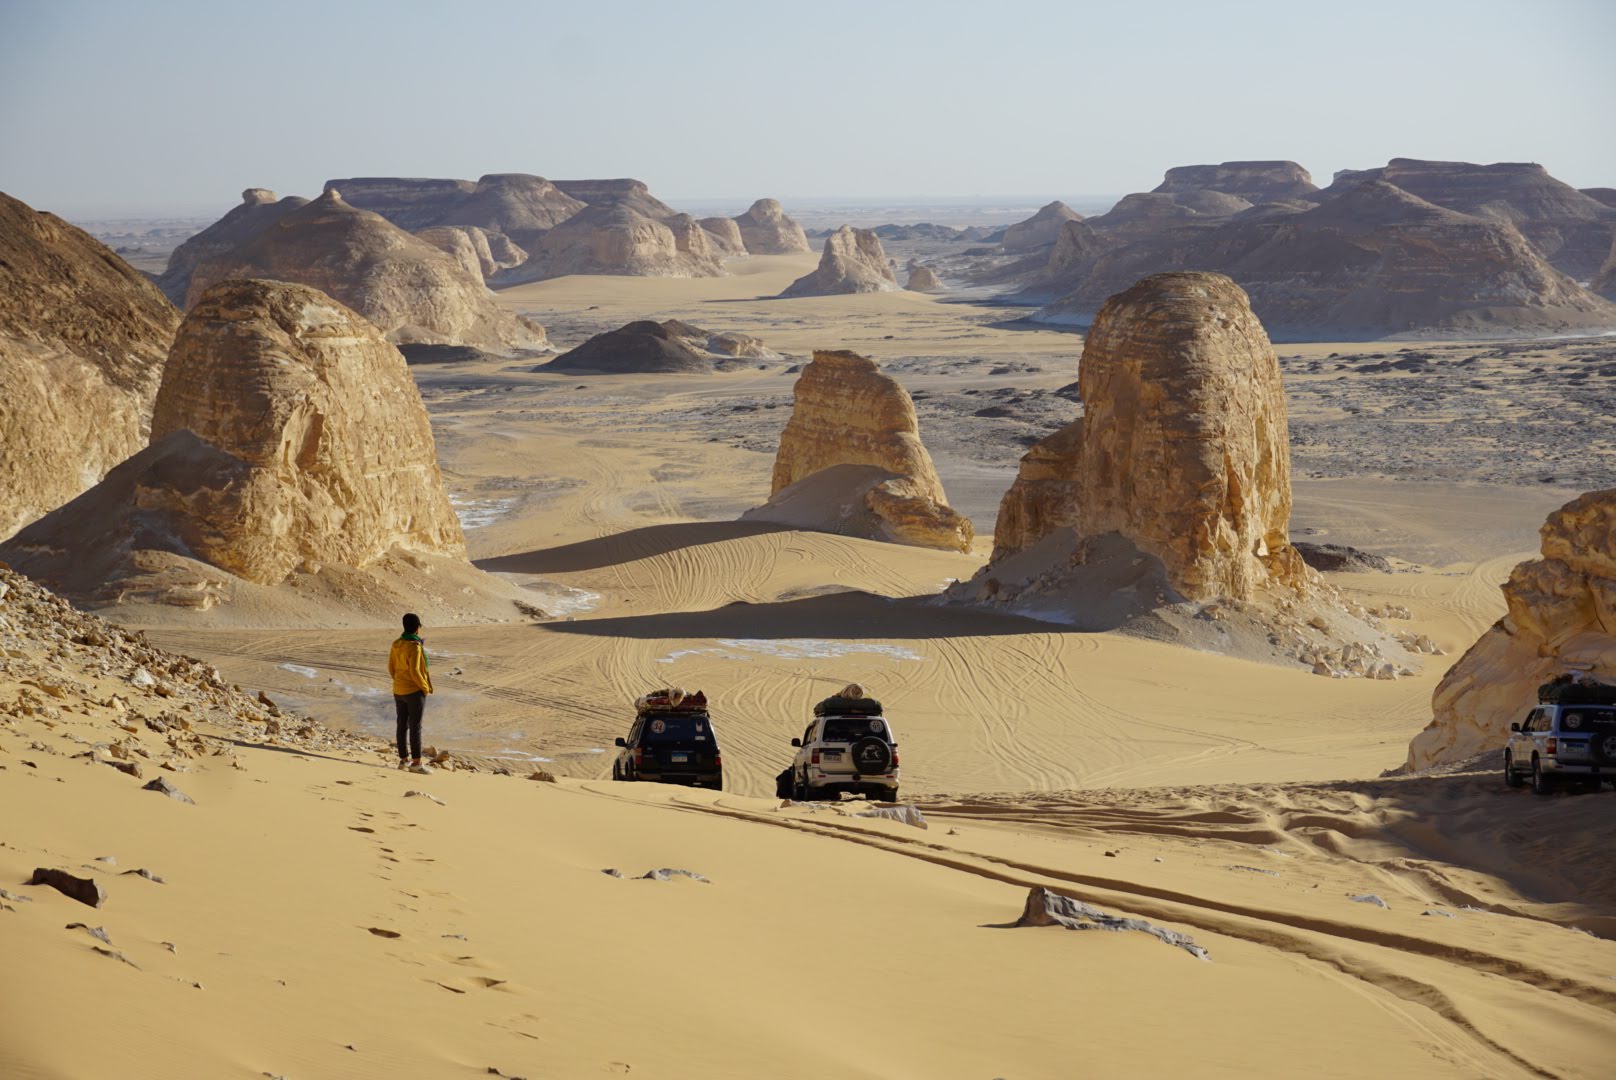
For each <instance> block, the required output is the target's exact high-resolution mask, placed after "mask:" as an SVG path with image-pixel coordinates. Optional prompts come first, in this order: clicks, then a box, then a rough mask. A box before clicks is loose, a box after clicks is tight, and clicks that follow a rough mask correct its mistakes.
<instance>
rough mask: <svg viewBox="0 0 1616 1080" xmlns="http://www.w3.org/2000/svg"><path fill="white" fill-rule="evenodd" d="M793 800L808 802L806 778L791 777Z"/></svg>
mask: <svg viewBox="0 0 1616 1080" xmlns="http://www.w3.org/2000/svg"><path fill="white" fill-rule="evenodd" d="M791 798H792V801H793V802H807V801H808V778H807V777H806V776H796V775H793V776H792V777H791Z"/></svg>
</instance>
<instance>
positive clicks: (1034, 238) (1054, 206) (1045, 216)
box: [1000, 199, 1083, 255]
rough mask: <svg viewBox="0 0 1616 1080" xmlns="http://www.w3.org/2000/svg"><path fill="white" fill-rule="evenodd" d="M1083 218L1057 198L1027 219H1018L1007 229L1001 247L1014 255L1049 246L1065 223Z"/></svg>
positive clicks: (1057, 236)
mask: <svg viewBox="0 0 1616 1080" xmlns="http://www.w3.org/2000/svg"><path fill="white" fill-rule="evenodd" d="M1082 220H1083V215H1082V214H1079V213H1078V212H1077V211H1076V210H1073V209H1072V208H1071V207H1070V206H1067V205H1066V204H1065V203H1063V202H1061V201H1060V200H1059V199H1056V200H1055V201H1054V202H1052V203H1048V204H1046V205H1045V206H1043V207H1041V208H1040V209H1039V211H1038V212H1037V213H1036V214H1034V215H1033V216H1032V217H1030V218H1028V219H1027V220H1026V221H1018V222H1016V223H1015V224H1014V225H1011V226H1010V227H1009V228H1007V229H1005V230H1004V240H1003V241H1001V242H1000V247H1002V248H1003V249H1004V251H1005V252H1006V253H1008V254H1013V255H1014V254H1024V253H1026V252H1029V251H1034V250H1036V249H1038V248H1047V247H1049V246H1050V245H1052V244H1053V243H1054V242H1055V241H1056V239H1057V238H1059V236H1060V232H1061V227H1062V226H1063V225H1065V224H1066V223H1067V222H1068V221H1082Z"/></svg>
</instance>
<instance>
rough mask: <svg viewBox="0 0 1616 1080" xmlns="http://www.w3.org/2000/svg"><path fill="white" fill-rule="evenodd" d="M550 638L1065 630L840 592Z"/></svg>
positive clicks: (556, 626) (908, 635)
mask: <svg viewBox="0 0 1616 1080" xmlns="http://www.w3.org/2000/svg"><path fill="white" fill-rule="evenodd" d="M542 625H543V627H544V629H546V630H549V631H553V632H555V633H558V634H585V635H589V636H600V637H622V638H639V639H664V638H666V639H683V638H747V639H753V640H764V641H789V640H794V639H801V638H812V639H824V640H829V641H850V640H852V641H856V640H864V639H876V640H905V639H909V640H919V639H925V638H944V637H1009V636H1013V635H1017V634H1050V633H1060V632H1062V631H1064V630H1065V629H1066V628H1065V627H1061V626H1056V625H1053V624H1051V623H1046V622H1039V621H1038V620H1036V619H1026V618H1022V617H1020V616H1017V615H999V614H996V613H994V612H985V611H978V610H974V609H971V608H954V607H943V606H940V605H937V604H934V603H932V602H931V598H930V597H924V596H917V597H906V598H903V599H896V600H895V599H892V598H890V597H886V596H876V595H874V594H873V593H866V592H840V593H832V594H830V595H828V596H809V597H804V598H802V599H800V600H777V601H774V602H772V603H767V604H748V603H741V602H737V603H733V604H726V605H724V606H723V607H721V608H714V609H712V610H710V611H670V612H665V613H663V614H660V615H631V616H626V617H617V618H607V619H579V620H577V621H575V622H565V623H545V624H542Z"/></svg>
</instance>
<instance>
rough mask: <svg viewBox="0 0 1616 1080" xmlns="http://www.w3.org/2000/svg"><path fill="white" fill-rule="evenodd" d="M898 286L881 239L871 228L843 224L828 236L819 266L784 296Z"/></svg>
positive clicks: (794, 284)
mask: <svg viewBox="0 0 1616 1080" xmlns="http://www.w3.org/2000/svg"><path fill="white" fill-rule="evenodd" d="M897 287H898V279H897V276H896V275H894V274H893V272H892V264H891V262H890V261H889V260H888V259H887V253H886V251H885V250H883V249H882V247H881V238H880V237H878V236H876V235H875V233H873V232H871V231H870V230H869V229H855V228H853V226H851V225H843V226H842V227H841V228H840V229H837V230H836V231H835V232H834V233H832V234H831V235H829V236H827V237H826V238H825V250H824V253H823V254H822V255H820V257H819V266H818V268H817V269H815V270H814V272H813V273H811V274H804V275H803V276H802V277H800V278H798V279H797V280H796V281H793V282H792V283H791V284H790V285H788V286H786V289H785V291H784V292H782V293H781V294H780V295H781V296H836V295H840V294H843V293H867V292H886V291H888V290H890V289H896V288H897Z"/></svg>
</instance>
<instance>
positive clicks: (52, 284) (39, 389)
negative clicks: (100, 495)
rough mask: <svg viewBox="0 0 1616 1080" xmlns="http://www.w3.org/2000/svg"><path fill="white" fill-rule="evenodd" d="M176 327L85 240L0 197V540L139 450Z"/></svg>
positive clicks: (136, 281) (159, 303)
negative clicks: (1, 449) (2, 449)
mask: <svg viewBox="0 0 1616 1080" xmlns="http://www.w3.org/2000/svg"><path fill="white" fill-rule="evenodd" d="M179 318H180V316H179V312H178V311H176V310H175V309H174V306H173V305H172V304H170V303H169V302H168V301H167V300H165V299H164V298H163V295H162V293H160V292H159V291H158V290H157V288H156V286H154V285H153V284H152V283H151V282H150V281H148V280H147V279H146V278H145V277H143V276H142V275H141V274H139V273H137V272H136V271H135V270H133V269H131V268H130V267H129V266H128V264H126V263H125V262H124V261H123V260H122V259H120V258H118V257H117V256H116V255H114V254H113V253H112V252H111V251H109V250H108V249H107V248H106V246H105V245H103V244H101V243H100V242H99V241H97V240H96V239H94V238H93V237H91V236H90V235H89V234H88V233H86V232H84V231H83V230H81V229H77V228H74V227H73V226H72V225H69V224H68V223H67V222H65V221H63V220H62V219H61V218H59V217H57V216H56V215H54V214H47V213H43V212H40V211H36V210H34V209H32V208H31V207H29V206H27V205H26V204H24V203H22V202H19V201H18V200H16V199H13V198H11V197H10V196H8V195H4V194H0V446H3V447H4V452H3V453H0V539H3V538H5V537H7V536H10V535H11V534H12V533H13V532H15V531H16V530H17V529H18V528H19V527H21V526H22V525H25V524H27V523H28V522H30V521H32V520H34V519H35V518H37V517H40V516H41V515H43V514H45V513H46V512H48V511H50V510H54V509H55V508H56V507H58V506H61V505H62V504H63V503H65V502H67V501H68V500H69V499H71V498H73V497H74V496H75V495H77V494H79V493H80V492H81V491H83V490H85V489H86V488H88V487H89V486H90V485H92V484H94V483H95V482H96V481H98V480H100V479H101V478H102V477H103V476H105V475H106V473H107V471H108V470H109V469H111V468H112V467H113V466H114V465H116V464H118V462H120V461H122V460H123V459H124V458H126V457H128V456H129V455H131V454H133V453H135V452H136V451H137V450H139V449H140V448H141V447H143V446H145V445H146V437H147V432H148V430H149V427H150V423H151V408H152V401H153V399H154V398H155V396H156V394H157V386H158V382H159V380H160V379H161V377H162V366H163V360H164V358H165V357H166V356H167V354H168V346H169V342H170V341H171V340H172V339H173V336H174V329H175V327H177V326H178V325H179Z"/></svg>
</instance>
